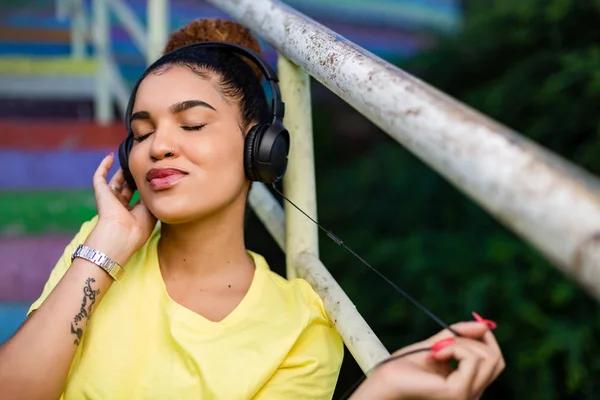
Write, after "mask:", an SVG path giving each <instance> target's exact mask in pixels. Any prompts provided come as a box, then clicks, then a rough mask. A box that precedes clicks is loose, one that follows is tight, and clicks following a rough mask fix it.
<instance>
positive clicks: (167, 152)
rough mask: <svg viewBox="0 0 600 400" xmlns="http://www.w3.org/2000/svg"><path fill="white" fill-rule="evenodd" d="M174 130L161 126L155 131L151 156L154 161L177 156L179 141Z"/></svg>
mask: <svg viewBox="0 0 600 400" xmlns="http://www.w3.org/2000/svg"><path fill="white" fill-rule="evenodd" d="M172 133H173V132H169V129H167V128H161V129H159V128H158V127H157V129H156V130H155V131H154V134H153V135H152V144H151V146H150V158H152V159H153V160H154V161H159V160H163V159H165V158H172V157H177V156H178V155H179V151H178V150H177V143H176V140H175V137H174V136H175V135H173V134H172Z"/></svg>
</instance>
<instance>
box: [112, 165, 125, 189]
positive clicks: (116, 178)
mask: <svg viewBox="0 0 600 400" xmlns="http://www.w3.org/2000/svg"><path fill="white" fill-rule="evenodd" d="M123 183H125V174H123V170H122V169H121V168H119V169H118V170H117V172H115V174H114V175H113V177H112V178H111V179H110V181H109V182H108V186H109V187H111V186H114V187H117V188H119V190H118V191H119V193H120V192H121V191H122V189H123Z"/></svg>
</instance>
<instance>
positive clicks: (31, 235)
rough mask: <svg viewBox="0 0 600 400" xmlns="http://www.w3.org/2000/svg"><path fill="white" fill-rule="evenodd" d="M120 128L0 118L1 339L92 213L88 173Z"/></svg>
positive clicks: (115, 142)
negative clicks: (0, 189) (0, 172)
mask: <svg viewBox="0 0 600 400" xmlns="http://www.w3.org/2000/svg"><path fill="white" fill-rule="evenodd" d="M123 135H124V134H123V127H122V126H121V125H120V124H117V125H113V126H108V127H102V128H101V127H98V126H96V125H95V124H93V123H91V122H75V121H64V122H52V123H47V122H45V121H10V120H0V171H3V173H2V174H0V188H2V191H1V192H0V254H1V255H2V257H1V258H0V260H1V261H0V263H1V264H0V342H2V341H3V340H5V339H6V338H7V337H8V336H9V335H10V334H11V333H12V332H14V329H15V328H16V326H18V324H19V323H20V321H22V319H23V317H24V312H25V310H26V308H27V307H28V305H29V304H30V303H31V301H32V300H34V299H35V298H36V297H37V296H38V295H39V293H40V290H41V288H42V287H43V285H44V283H45V281H46V279H47V277H48V274H49V272H50V270H51V269H52V267H53V266H54V263H55V262H56V260H57V259H58V258H59V257H60V254H61V253H62V251H63V249H64V246H65V245H66V244H67V243H68V242H69V240H70V239H71V237H72V236H73V234H74V233H75V232H76V231H77V229H78V228H79V226H80V225H81V223H82V222H83V221H84V220H86V219H89V218H91V217H92V216H93V215H94V214H95V202H94V196H93V192H92V190H91V185H90V183H91V177H92V174H93V172H94V170H95V169H96V166H97V165H98V163H99V162H100V160H101V159H102V158H103V157H104V155H106V154H107V153H108V152H110V151H115V149H116V147H117V146H118V144H119V143H120V141H121V139H122V138H123Z"/></svg>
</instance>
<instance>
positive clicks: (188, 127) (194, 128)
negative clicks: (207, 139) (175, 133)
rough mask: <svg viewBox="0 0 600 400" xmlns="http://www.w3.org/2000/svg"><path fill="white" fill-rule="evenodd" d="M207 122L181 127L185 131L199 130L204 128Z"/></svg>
mask: <svg viewBox="0 0 600 400" xmlns="http://www.w3.org/2000/svg"><path fill="white" fill-rule="evenodd" d="M205 126H206V124H200V125H194V126H182V127H181V129H183V130H184V131H199V130H200V129H202V128H204V127H205Z"/></svg>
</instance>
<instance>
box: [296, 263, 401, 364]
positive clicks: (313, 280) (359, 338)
mask: <svg viewBox="0 0 600 400" xmlns="http://www.w3.org/2000/svg"><path fill="white" fill-rule="evenodd" d="M295 259H296V262H297V264H296V268H297V271H298V276H299V277H300V278H303V279H305V280H306V281H308V283H310V284H311V286H312V287H313V288H314V289H315V291H316V292H317V294H318V295H319V296H320V297H321V298H322V299H323V304H324V306H325V310H326V312H327V316H328V317H329V319H330V320H331V322H332V323H333V324H334V325H335V328H336V329H337V331H338V332H339V334H340V336H341V337H342V339H343V340H344V343H345V344H346V347H347V348H348V350H349V351H350V353H351V354H352V356H353V357H354V359H355V360H356V362H357V363H358V365H359V366H360V368H361V369H362V371H363V372H364V373H368V372H370V371H371V369H372V368H373V367H375V366H376V365H377V364H378V363H379V362H381V361H383V360H384V359H386V358H388V357H389V355H390V353H389V352H388V351H387V350H386V348H385V347H384V346H383V344H382V343H381V341H380V340H379V338H378V337H377V335H375V334H374V333H373V330H372V329H371V327H370V326H369V325H368V324H367V322H366V321H365V320H364V318H363V317H362V315H360V313H359V312H358V311H357V310H356V306H355V305H354V303H352V300H350V298H349V297H348V295H346V293H345V292H344V290H343V289H342V288H341V287H340V285H339V284H338V283H337V282H336V280H335V279H334V278H333V276H331V274H330V273H329V271H328V270H327V268H326V267H325V265H323V263H322V262H321V260H319V258H318V257H316V256H315V255H314V254H311V253H306V252H305V253H301V254H300V255H298V257H296V258H295Z"/></svg>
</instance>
